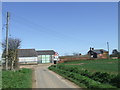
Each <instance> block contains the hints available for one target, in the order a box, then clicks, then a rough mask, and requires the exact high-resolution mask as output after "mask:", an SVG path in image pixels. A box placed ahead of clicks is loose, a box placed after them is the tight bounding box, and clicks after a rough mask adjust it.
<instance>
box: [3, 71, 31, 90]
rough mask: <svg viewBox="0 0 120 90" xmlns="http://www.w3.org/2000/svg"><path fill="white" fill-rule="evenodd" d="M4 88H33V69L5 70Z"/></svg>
mask: <svg viewBox="0 0 120 90" xmlns="http://www.w3.org/2000/svg"><path fill="white" fill-rule="evenodd" d="M2 88H32V70H31V69H21V70H18V71H3V72H2Z"/></svg>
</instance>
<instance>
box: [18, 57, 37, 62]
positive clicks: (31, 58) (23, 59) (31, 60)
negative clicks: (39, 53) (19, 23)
mask: <svg viewBox="0 0 120 90" xmlns="http://www.w3.org/2000/svg"><path fill="white" fill-rule="evenodd" d="M19 62H20V63H25V62H26V63H27V62H28V63H29V62H37V57H19Z"/></svg>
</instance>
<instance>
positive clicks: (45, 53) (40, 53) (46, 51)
mask: <svg viewBox="0 0 120 90" xmlns="http://www.w3.org/2000/svg"><path fill="white" fill-rule="evenodd" d="M36 52H37V54H38V55H54V54H55V51H54V50H37V51H36Z"/></svg>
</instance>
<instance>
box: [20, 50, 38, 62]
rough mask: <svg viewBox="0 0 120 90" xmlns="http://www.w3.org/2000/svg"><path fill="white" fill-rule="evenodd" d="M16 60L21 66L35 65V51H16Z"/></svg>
mask: <svg viewBox="0 0 120 90" xmlns="http://www.w3.org/2000/svg"><path fill="white" fill-rule="evenodd" d="M18 59H19V63H21V64H31V63H32V64H33V63H35V64H37V52H36V51H35V49H18Z"/></svg>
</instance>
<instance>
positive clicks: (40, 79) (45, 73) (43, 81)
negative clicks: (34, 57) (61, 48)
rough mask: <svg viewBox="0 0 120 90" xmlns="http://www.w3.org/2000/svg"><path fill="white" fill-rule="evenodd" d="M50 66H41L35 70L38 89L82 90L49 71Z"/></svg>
mask: <svg viewBox="0 0 120 90" xmlns="http://www.w3.org/2000/svg"><path fill="white" fill-rule="evenodd" d="M48 66H49V64H41V65H38V66H37V67H36V68H35V77H36V78H35V79H36V88H80V87H78V86H77V85H75V84H74V83H72V82H70V81H68V80H66V79H64V78H62V77H61V76H60V75H58V74H56V73H54V72H52V71H50V70H48V69H47V68H48ZM79 90H80V89H79Z"/></svg>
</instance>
